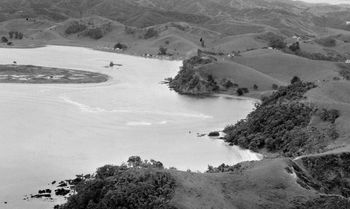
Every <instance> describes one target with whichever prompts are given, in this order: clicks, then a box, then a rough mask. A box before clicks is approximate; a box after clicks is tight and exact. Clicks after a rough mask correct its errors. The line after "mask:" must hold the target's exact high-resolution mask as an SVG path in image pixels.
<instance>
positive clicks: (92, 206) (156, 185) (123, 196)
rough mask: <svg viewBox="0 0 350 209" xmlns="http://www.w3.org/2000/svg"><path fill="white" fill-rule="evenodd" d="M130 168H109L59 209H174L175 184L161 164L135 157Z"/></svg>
mask: <svg viewBox="0 0 350 209" xmlns="http://www.w3.org/2000/svg"><path fill="white" fill-rule="evenodd" d="M128 164H129V166H127V165H125V164H124V165H121V166H112V165H106V166H103V167H101V168H99V169H97V172H96V175H95V176H94V177H92V178H90V179H86V180H83V181H81V182H80V183H78V184H77V185H76V194H74V195H72V196H70V197H69V198H68V202H67V203H66V204H64V205H61V206H58V208H59V209H77V208H79V209H154V208H157V209H158V208H159V209H175V207H173V206H171V205H170V204H169V201H170V199H171V198H172V196H173V193H174V189H175V180H174V179H173V177H172V176H171V175H170V174H169V173H167V172H166V171H164V170H163V169H162V168H163V165H162V164H161V163H160V162H158V161H151V162H148V161H142V160H141V158H140V157H137V156H133V157H130V158H129V160H128Z"/></svg>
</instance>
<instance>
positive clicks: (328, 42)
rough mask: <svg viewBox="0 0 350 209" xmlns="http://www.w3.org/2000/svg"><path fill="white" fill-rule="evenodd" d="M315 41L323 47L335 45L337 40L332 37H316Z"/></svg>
mask: <svg viewBox="0 0 350 209" xmlns="http://www.w3.org/2000/svg"><path fill="white" fill-rule="evenodd" d="M316 43H318V44H320V45H322V46H325V47H335V46H336V45H337V41H336V40H335V39H334V38H332V37H326V38H320V39H317V40H316Z"/></svg>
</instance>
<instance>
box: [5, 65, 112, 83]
mask: <svg viewBox="0 0 350 209" xmlns="http://www.w3.org/2000/svg"><path fill="white" fill-rule="evenodd" d="M108 78H109V77H108V75H105V74H101V73H94V72H89V71H83V70H72V69H62V68H51V67H42V66H33V65H0V83H30V84H51V83H56V84H60V83H61V84H79V83H102V82H106V81H107V80H108Z"/></svg>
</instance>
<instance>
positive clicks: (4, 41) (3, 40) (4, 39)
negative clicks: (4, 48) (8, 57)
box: [1, 36, 9, 43]
mask: <svg viewBox="0 0 350 209" xmlns="http://www.w3.org/2000/svg"><path fill="white" fill-rule="evenodd" d="M8 41H9V40H8V39H7V38H6V37H5V36H3V37H1V42H2V43H7V42H8Z"/></svg>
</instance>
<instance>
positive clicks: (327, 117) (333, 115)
mask: <svg viewBox="0 0 350 209" xmlns="http://www.w3.org/2000/svg"><path fill="white" fill-rule="evenodd" d="M339 116H340V113H339V111H338V110H335V109H331V110H327V109H322V110H321V111H320V118H321V119H322V120H323V121H328V122H331V123H334V122H335V120H336V119H337V118H338V117H339Z"/></svg>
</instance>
